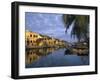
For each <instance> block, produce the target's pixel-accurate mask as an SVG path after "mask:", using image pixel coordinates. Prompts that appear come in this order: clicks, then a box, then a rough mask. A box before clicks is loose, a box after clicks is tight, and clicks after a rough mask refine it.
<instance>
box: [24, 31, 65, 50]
mask: <svg viewBox="0 0 100 81" xmlns="http://www.w3.org/2000/svg"><path fill="white" fill-rule="evenodd" d="M64 44H65V42H64V41H62V40H59V39H55V38H52V37H49V36H45V35H41V34H38V33H35V32H31V31H26V32H25V45H26V47H28V48H37V47H39V48H40V47H53V46H54V47H56V46H57V47H59V46H64Z"/></svg>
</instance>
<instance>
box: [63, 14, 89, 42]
mask: <svg viewBox="0 0 100 81" xmlns="http://www.w3.org/2000/svg"><path fill="white" fill-rule="evenodd" d="M63 21H64V24H65V27H66V32H67V30H68V28H69V27H70V25H71V24H72V23H73V22H74V25H73V29H72V31H71V36H73V37H77V39H78V41H79V42H80V41H81V39H83V40H85V41H88V40H89V16H88V15H67V14H64V15H63Z"/></svg>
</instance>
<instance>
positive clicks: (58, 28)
mask: <svg viewBox="0 0 100 81" xmlns="http://www.w3.org/2000/svg"><path fill="white" fill-rule="evenodd" d="M25 28H26V30H29V31H33V32H37V33H40V34H43V35H48V36H52V37H55V38H58V39H61V40H66V41H69V42H72V41H73V39H72V38H71V37H70V34H69V32H68V34H66V33H65V30H66V28H65V25H64V23H63V20H62V14H51V13H50V14H49V13H33V12H25ZM69 31H70V30H69Z"/></svg>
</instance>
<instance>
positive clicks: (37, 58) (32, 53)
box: [25, 48, 89, 68]
mask: <svg viewBox="0 0 100 81" xmlns="http://www.w3.org/2000/svg"><path fill="white" fill-rule="evenodd" d="M25 62H26V68H34V67H54V66H76V65H89V55H88V54H84V55H79V54H77V53H76V54H75V53H72V52H70V51H68V50H67V49H66V48H41V49H26V54H25Z"/></svg>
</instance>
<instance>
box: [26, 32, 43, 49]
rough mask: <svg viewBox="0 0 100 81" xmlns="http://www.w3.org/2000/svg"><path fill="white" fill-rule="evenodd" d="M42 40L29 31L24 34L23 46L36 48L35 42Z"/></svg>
mask: <svg viewBox="0 0 100 81" xmlns="http://www.w3.org/2000/svg"><path fill="white" fill-rule="evenodd" d="M39 38H42V37H41V36H40V35H39V34H37V33H35V32H31V31H26V32H25V44H26V46H30V47H31V46H37V43H36V40H37V39H39Z"/></svg>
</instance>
